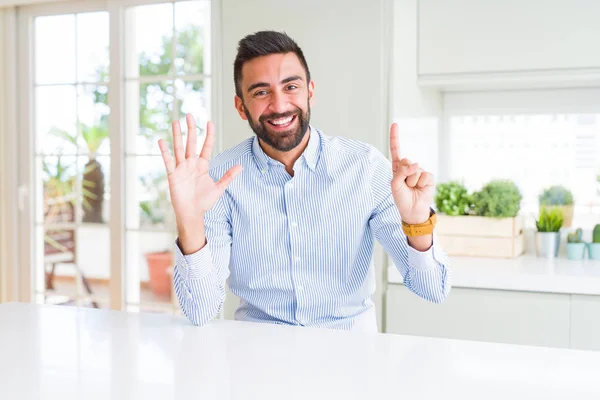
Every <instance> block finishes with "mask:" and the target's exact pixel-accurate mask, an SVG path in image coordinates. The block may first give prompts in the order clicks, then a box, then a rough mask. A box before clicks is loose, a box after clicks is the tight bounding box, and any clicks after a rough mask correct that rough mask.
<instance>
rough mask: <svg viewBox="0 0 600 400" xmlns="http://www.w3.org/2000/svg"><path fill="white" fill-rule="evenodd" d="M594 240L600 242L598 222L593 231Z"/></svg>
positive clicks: (599, 225)
mask: <svg viewBox="0 0 600 400" xmlns="http://www.w3.org/2000/svg"><path fill="white" fill-rule="evenodd" d="M592 242H593V243H600V224H596V226H594V231H593V232H592Z"/></svg>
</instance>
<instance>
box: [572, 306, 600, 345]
mask: <svg viewBox="0 0 600 400" xmlns="http://www.w3.org/2000/svg"><path fill="white" fill-rule="evenodd" d="M571 348H573V349H582V350H600V296H583V295H573V296H572V297H571Z"/></svg>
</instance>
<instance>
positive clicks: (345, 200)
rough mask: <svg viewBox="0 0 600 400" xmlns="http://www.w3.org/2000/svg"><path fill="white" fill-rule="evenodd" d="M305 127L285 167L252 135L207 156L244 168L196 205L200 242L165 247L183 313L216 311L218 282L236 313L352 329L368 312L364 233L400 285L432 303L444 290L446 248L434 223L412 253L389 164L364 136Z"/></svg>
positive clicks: (219, 165)
mask: <svg viewBox="0 0 600 400" xmlns="http://www.w3.org/2000/svg"><path fill="white" fill-rule="evenodd" d="M309 135H310V137H309V141H308V145H307V147H306V149H305V150H304V152H303V154H302V155H301V156H300V158H299V159H298V160H297V161H296V163H295V164H294V167H293V169H294V176H293V177H292V176H290V175H289V174H288V173H287V171H286V170H285V166H284V165H283V164H282V163H280V162H279V161H276V160H274V159H272V158H270V157H269V156H267V155H266V154H265V153H264V151H263V150H262V149H261V147H260V145H259V143H258V140H257V139H256V137H252V138H248V139H246V140H245V141H243V142H242V143H240V144H239V145H237V146H235V147H233V148H231V149H229V150H226V151H224V152H223V153H221V154H219V155H218V156H216V157H215V158H213V159H212V160H211V165H210V170H209V173H210V175H211V176H212V178H213V179H214V180H218V179H220V178H221V177H222V176H223V174H224V173H225V172H226V171H227V170H228V169H229V168H231V167H233V166H234V165H242V167H243V168H244V169H243V172H242V173H241V174H240V175H239V176H238V177H236V178H235V179H234V181H233V182H232V183H231V184H230V185H229V187H228V188H227V190H226V191H225V193H224V195H223V196H222V197H221V198H220V199H219V200H218V201H217V203H216V204H215V205H214V206H213V208H212V209H211V210H210V211H209V212H207V213H206V215H205V231H206V238H207V245H206V246H204V248H202V249H201V250H199V251H198V252H196V253H193V254H189V255H185V256H184V255H183V254H182V252H181V250H180V248H179V246H175V247H176V266H175V271H174V286H175V292H176V295H177V298H178V300H179V304H180V305H181V308H182V311H183V313H184V314H185V315H186V317H187V318H188V319H189V320H190V321H191V322H192V323H193V324H195V325H204V324H206V323H207V322H209V321H210V320H211V319H212V318H214V317H215V316H217V315H218V314H219V313H220V311H221V309H222V306H223V302H224V299H225V285H226V284H228V285H229V288H230V290H231V292H232V293H234V294H235V295H236V296H238V297H239V299H240V305H239V307H238V309H237V310H236V312H235V319H238V320H246V321H257V322H270V323H276V324H290V325H301V326H314V327H325V328H335V329H353V326H354V325H355V323H357V322H356V321H357V320H358V319H360V317H361V316H364V315H367V314H371V315H374V308H373V307H374V303H373V301H372V299H371V297H372V295H373V293H374V292H375V268H374V264H373V247H374V240H377V241H378V242H379V243H381V245H382V246H383V248H384V249H385V251H386V252H387V253H388V254H389V255H390V257H391V258H392V260H393V261H394V264H395V266H396V267H397V268H398V270H399V271H400V273H401V274H402V277H403V278H404V285H405V286H406V287H407V288H408V289H409V290H411V291H412V292H414V293H415V294H416V295H418V296H420V297H422V298H423V299H426V300H429V301H431V302H435V303H439V302H442V301H443V300H444V299H445V298H446V297H447V296H448V294H449V292H450V286H451V284H450V281H451V278H450V277H451V274H450V268H449V263H448V258H447V255H446V253H445V252H444V251H443V249H442V248H441V247H440V246H439V244H438V243H437V239H436V236H435V234H434V243H433V246H432V247H431V248H430V249H429V250H427V251H425V252H420V251H417V250H415V249H414V248H412V247H410V246H409V245H408V242H407V239H406V236H405V235H404V232H403V231H402V227H401V220H400V214H399V212H398V209H397V207H396V205H395V203H394V200H393V197H392V194H391V187H390V182H391V179H392V167H391V163H390V162H389V161H388V160H387V159H386V158H385V157H384V156H383V154H382V153H381V152H379V151H378V150H377V149H375V148H374V147H373V146H371V145H368V144H365V143H362V142H359V141H355V140H350V139H345V138H341V137H330V136H326V135H324V134H323V133H322V132H321V131H319V130H318V129H316V128H313V127H311V128H310V132H309ZM372 320H373V322H372V323H373V324H375V321H374V318H372Z"/></svg>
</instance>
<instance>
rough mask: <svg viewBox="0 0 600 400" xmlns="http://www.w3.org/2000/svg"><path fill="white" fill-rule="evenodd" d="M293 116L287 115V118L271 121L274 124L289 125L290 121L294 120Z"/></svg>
mask: <svg viewBox="0 0 600 400" xmlns="http://www.w3.org/2000/svg"><path fill="white" fill-rule="evenodd" d="M292 118H294V117H293V116H291V117H287V118H280V119H274V120H271V121H269V122H270V123H272V124H273V125H287V124H289V123H290V122H292Z"/></svg>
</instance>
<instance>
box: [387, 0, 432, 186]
mask: <svg viewBox="0 0 600 400" xmlns="http://www.w3.org/2000/svg"><path fill="white" fill-rule="evenodd" d="M417 1H418V0H395V1H394V10H393V15H394V23H393V26H394V29H393V32H394V54H393V62H392V66H393V78H392V79H393V94H392V96H391V108H392V117H393V118H394V120H395V121H396V122H397V123H398V126H399V131H400V132H399V133H400V150H401V153H402V155H403V156H405V157H408V158H409V159H410V160H411V161H417V162H419V163H420V165H421V166H422V167H423V168H425V169H426V170H428V171H430V172H432V173H433V174H434V175H435V176H436V177H438V178H439V173H440V169H439V161H440V153H439V139H440V132H441V129H442V122H441V121H442V120H441V115H442V96H441V94H440V93H439V92H438V91H437V90H436V89H427V88H421V87H419V86H418V84H417V75H418V71H417V67H418V60H417V56H418V48H417V38H418V24H417V15H418V4H417ZM442 154H443V152H442Z"/></svg>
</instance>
